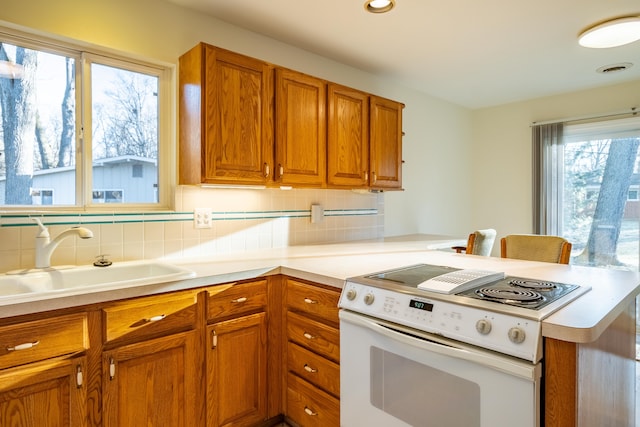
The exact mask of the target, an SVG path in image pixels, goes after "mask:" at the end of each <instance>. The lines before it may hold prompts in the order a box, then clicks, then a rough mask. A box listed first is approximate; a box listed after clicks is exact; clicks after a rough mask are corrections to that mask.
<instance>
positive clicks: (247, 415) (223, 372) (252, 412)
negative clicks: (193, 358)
mask: <svg viewBox="0 0 640 427" xmlns="http://www.w3.org/2000/svg"><path fill="white" fill-rule="evenodd" d="M266 317H267V316H266V314H265V313H256V314H252V315H248V316H243V317H240V318H238V319H232V320H227V321H223V322H218V323H214V324H212V325H209V326H208V327H207V338H208V350H207V354H206V358H207V426H208V427H223V426H225V427H226V426H240V425H243V426H251V425H257V424H258V423H260V422H262V421H264V420H265V419H266V418H267V339H266V336H267V323H266Z"/></svg>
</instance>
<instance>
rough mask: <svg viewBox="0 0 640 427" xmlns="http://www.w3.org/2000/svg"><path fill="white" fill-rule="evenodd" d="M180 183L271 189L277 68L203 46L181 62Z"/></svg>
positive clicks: (183, 57)
mask: <svg viewBox="0 0 640 427" xmlns="http://www.w3.org/2000/svg"><path fill="white" fill-rule="evenodd" d="M179 74H180V94H179V97H180V120H179V123H180V143H179V147H180V149H179V157H180V161H179V167H180V171H179V183H180V184H207V183H211V184H259V185H264V184H267V183H268V182H269V181H270V180H271V179H272V178H271V173H272V171H273V66H272V65H270V64H267V63H265V62H262V61H259V60H257V59H253V58H249V57H246V56H243V55H239V54H237V53H233V52H229V51H227V50H224V49H219V48H216V47H213V46H209V45H206V44H204V43H201V44H199V45H197V46H196V47H194V48H193V49H191V50H190V51H188V52H187V53H185V54H184V55H182V56H181V57H180V72H179Z"/></svg>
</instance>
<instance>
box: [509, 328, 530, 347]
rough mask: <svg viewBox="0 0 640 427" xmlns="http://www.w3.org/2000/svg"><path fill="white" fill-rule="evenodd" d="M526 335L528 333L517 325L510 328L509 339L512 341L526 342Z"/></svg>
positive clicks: (516, 342) (515, 342)
mask: <svg viewBox="0 0 640 427" xmlns="http://www.w3.org/2000/svg"><path fill="white" fill-rule="evenodd" d="M525 336H526V334H525V333H524V331H523V330H522V329H520V328H518V327H517V326H514V327H513V328H511V329H509V340H511V342H512V343H514V344H520V343H522V342H524V339H525Z"/></svg>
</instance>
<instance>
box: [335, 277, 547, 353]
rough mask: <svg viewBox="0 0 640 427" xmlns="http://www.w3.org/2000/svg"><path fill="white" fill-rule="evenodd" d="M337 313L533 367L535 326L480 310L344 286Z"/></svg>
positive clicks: (538, 344)
mask: <svg viewBox="0 0 640 427" xmlns="http://www.w3.org/2000/svg"><path fill="white" fill-rule="evenodd" d="M339 306H340V308H342V309H346V310H350V311H354V312H358V313H362V314H365V315H367V316H370V317H373V318H378V319H383V320H386V321H389V322H393V323H397V324H400V325H404V326H408V327H411V328H414V329H418V330H420V331H424V332H428V333H433V334H437V335H442V336H445V337H448V338H451V339H454V340H457V341H461V342H464V343H467V344H472V345H476V346H478V347H482V348H486V349H490V350H494V351H498V352H500V353H504V354H509V355H511V356H515V357H519V358H522V359H526V360H530V361H532V362H538V361H539V360H540V359H541V358H542V337H541V325H540V322H537V321H535V320H530V319H524V318H521V317H518V316H514V315H511V314H504V313H496V312H492V311H488V310H484V309H481V308H476V307H470V306H466V305H460V304H456V303H454V302H446V301H441V300H434V299H429V298H426V297H424V296H417V295H412V294H407V293H402V292H396V291H392V290H387V289H381V288H376V287H372V286H367V285H363V284H359V283H353V282H347V283H346V284H345V287H344V289H343V291H342V295H341V297H340V302H339Z"/></svg>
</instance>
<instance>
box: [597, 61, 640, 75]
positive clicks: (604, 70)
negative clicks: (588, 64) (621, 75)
mask: <svg viewBox="0 0 640 427" xmlns="http://www.w3.org/2000/svg"><path fill="white" fill-rule="evenodd" d="M631 67H633V64H632V63H631V62H621V63H619V64H611V65H605V66H603V67H600V68H598V69H597V70H596V71H597V72H598V73H600V74H609V73H617V72H620V71H624V70H626V69H629V68H631Z"/></svg>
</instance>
